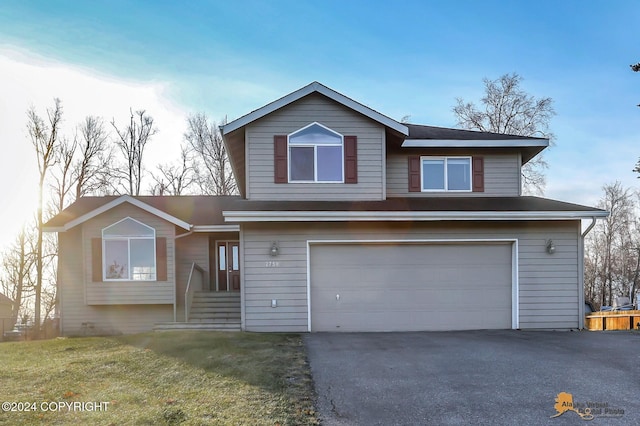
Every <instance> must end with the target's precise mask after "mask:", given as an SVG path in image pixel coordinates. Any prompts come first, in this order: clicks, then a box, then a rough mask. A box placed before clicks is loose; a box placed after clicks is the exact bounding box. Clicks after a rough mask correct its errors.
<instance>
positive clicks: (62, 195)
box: [51, 138, 78, 214]
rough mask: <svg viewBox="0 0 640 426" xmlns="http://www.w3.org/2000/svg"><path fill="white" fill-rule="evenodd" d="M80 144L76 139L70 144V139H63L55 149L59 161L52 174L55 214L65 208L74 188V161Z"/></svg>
mask: <svg viewBox="0 0 640 426" xmlns="http://www.w3.org/2000/svg"><path fill="white" fill-rule="evenodd" d="M77 147H78V143H77V141H76V139H74V140H73V142H70V141H69V139H66V138H61V140H60V144H59V145H58V146H57V147H56V148H55V154H56V155H57V161H56V164H55V165H54V167H53V169H52V173H51V178H52V181H53V182H52V183H51V189H52V190H53V196H54V197H55V199H54V200H53V202H54V206H55V209H54V212H53V213H54V214H55V213H58V212H60V211H62V209H64V208H65V199H66V198H67V195H68V194H69V192H70V191H71V189H72V188H73V183H74V176H73V160H74V158H75V153H76V149H77Z"/></svg>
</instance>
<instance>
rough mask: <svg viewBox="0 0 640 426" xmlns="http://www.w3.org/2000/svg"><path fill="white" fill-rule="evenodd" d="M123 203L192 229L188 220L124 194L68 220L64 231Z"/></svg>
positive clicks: (183, 227)
mask: <svg viewBox="0 0 640 426" xmlns="http://www.w3.org/2000/svg"><path fill="white" fill-rule="evenodd" d="M122 203H129V204H131V205H134V206H136V207H138V208H140V209H142V210H144V211H146V212H149V213H151V214H153V215H155V216H158V217H159V218H162V219H164V220H166V221H167V222H170V223H173V224H174V225H176V226H179V227H180V228H182V229H185V230H187V231H188V230H190V229H191V225H189V224H188V223H187V222H185V221H183V220H180V219H178V218H177V217H175V216H171V215H170V214H168V213H166V212H163V211H162V210H159V209H157V208H155V207H153V206H150V205H149V204H147V203H144V202H142V201H140V200H137V199H135V198H133V197H131V196H130V195H123V196H121V197H118V198H116V199H115V200H112V201H109V202H108V203H106V204H103V205H102V206H100V207H98V208H97V209H94V210H91V211H90V212H88V213H85V214H83V215H82V216H79V217H77V218H75V219H74V220H71V221H69V222H67V223H66V224H65V225H64V227H62V228H63V229H64V231H68V230H69V229H71V228H73V227H75V226H78V225H80V224H81V223H84V222H86V221H87V220H89V219H92V218H94V217H96V216H98V215H99V214H102V213H104V212H106V211H109V210H111V209H112V208H114V207H116V206H119V205H120V204H122ZM56 229H59V228H56ZM64 231H60V230H58V231H49V232H64Z"/></svg>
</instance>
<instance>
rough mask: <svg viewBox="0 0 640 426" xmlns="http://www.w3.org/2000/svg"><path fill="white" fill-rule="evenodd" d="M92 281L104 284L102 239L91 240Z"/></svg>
mask: <svg viewBox="0 0 640 426" xmlns="http://www.w3.org/2000/svg"><path fill="white" fill-rule="evenodd" d="M91 281H93V282H95V283H99V282H102V238H92V239H91Z"/></svg>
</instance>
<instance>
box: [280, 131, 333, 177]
mask: <svg viewBox="0 0 640 426" xmlns="http://www.w3.org/2000/svg"><path fill="white" fill-rule="evenodd" d="M311 126H320V127H322V128H323V129H325V130H327V131H329V132H331V133H333V134H334V135H336V136H337V137H339V138H340V144H314V143H294V144H293V145H292V144H291V142H290V138H291V137H292V136H295V135H296V133H299V132H301V131H303V130H306V129H308V128H309V127H311ZM292 146H293V147H312V148H313V180H292V179H291V147H292ZM318 146H339V147H340V159H341V168H342V176H341V177H340V180H318ZM287 169H288V170H287V173H288V176H287V179H288V182H290V183H344V136H343V135H341V134H340V133H338V132H336V131H335V130H331V129H330V128H328V127H327V126H324V125H322V124H320V123H318V122H317V121H314V122H313V123H310V124H307V125H306V126H304V127H302V128H300V129H298V130H296V131H295V132H293V133H289V134H288V135H287Z"/></svg>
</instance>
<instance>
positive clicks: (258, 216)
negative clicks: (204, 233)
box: [222, 211, 608, 222]
mask: <svg viewBox="0 0 640 426" xmlns="http://www.w3.org/2000/svg"><path fill="white" fill-rule="evenodd" d="M222 215H223V216H224V219H225V222H348V221H364V222H367V221H442V220H483V221H484V220H487V221H491V220H567V219H586V218H592V217H607V216H608V213H607V212H593V211H591V212H588V211H504V212H500V211H474V212H461V211H438V212H423V211H354V212H348V211H223V212H222Z"/></svg>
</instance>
